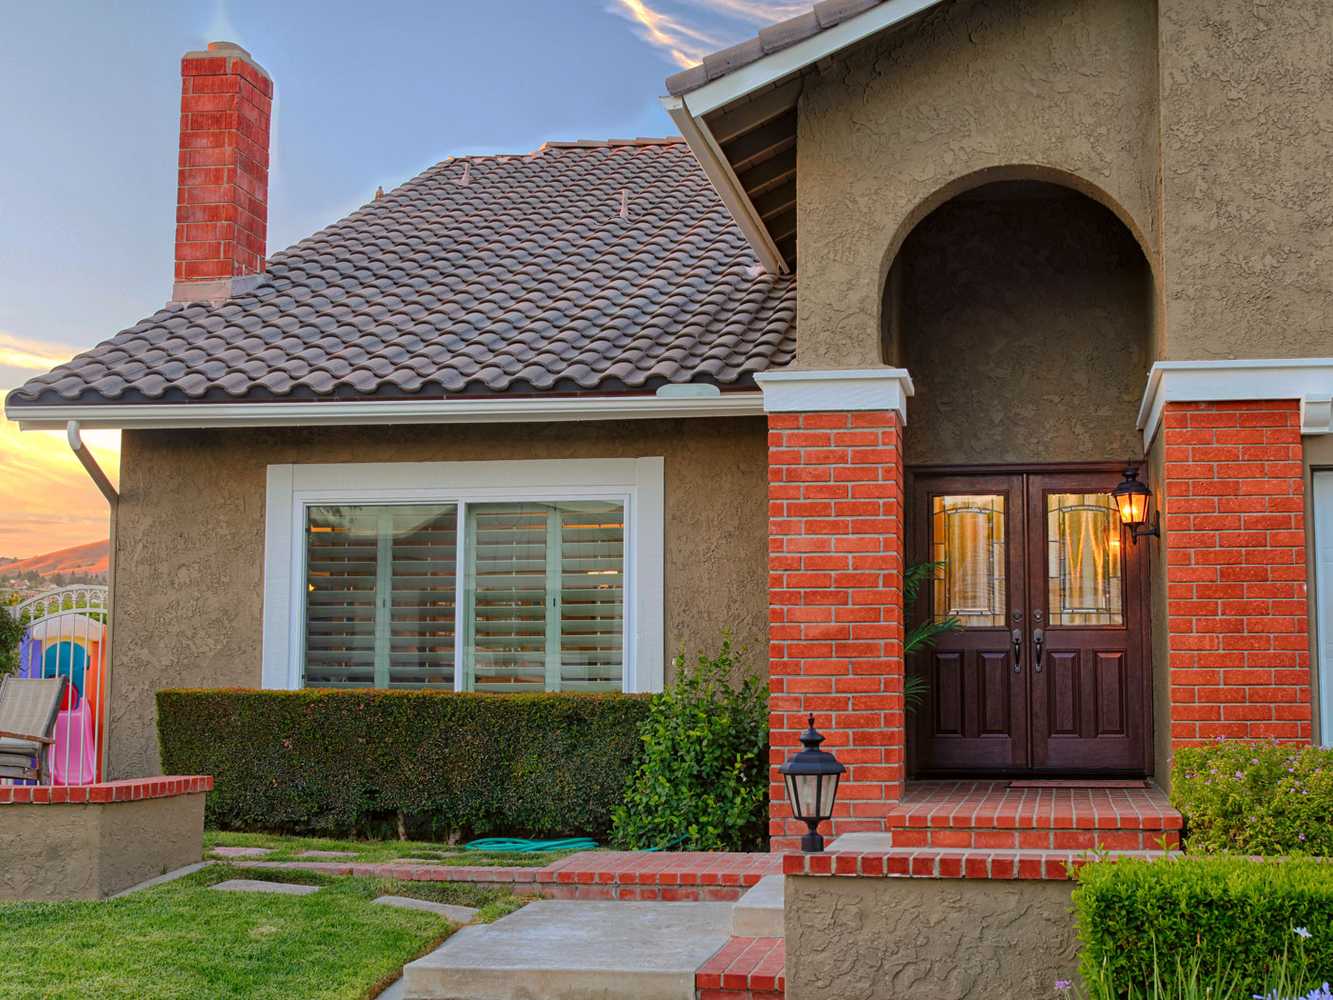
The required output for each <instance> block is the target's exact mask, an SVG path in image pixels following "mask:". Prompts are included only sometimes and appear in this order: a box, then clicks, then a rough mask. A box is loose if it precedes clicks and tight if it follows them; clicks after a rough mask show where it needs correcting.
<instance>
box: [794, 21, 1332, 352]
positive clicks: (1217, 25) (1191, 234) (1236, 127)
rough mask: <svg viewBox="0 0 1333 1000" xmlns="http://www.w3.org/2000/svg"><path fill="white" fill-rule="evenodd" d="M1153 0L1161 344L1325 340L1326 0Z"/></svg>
mask: <svg viewBox="0 0 1333 1000" xmlns="http://www.w3.org/2000/svg"><path fill="white" fill-rule="evenodd" d="M1158 6H1159V8H1160V52H1161V122H1162V129H1161V132H1162V134H1161V143H1162V160H1163V171H1162V173H1163V185H1162V186H1163V214H1162V218H1163V226H1162V249H1163V254H1164V257H1165V265H1166V266H1165V269H1164V276H1165V280H1164V298H1165V303H1166V326H1167V331H1168V333H1167V355H1168V356H1169V357H1172V358H1226V357H1251V358H1252V357H1302V356H1315V357H1320V356H1324V357H1326V356H1328V355H1330V354H1333V323H1330V319H1329V317H1330V316H1331V315H1333V173H1331V172H1330V170H1329V163H1330V161H1331V160H1333V100H1330V98H1329V95H1330V94H1333V4H1329V3H1328V2H1327V0H1283V2H1280V3H1279V2H1263V0H1207V2H1206V3H1205V2H1200V0H1160V3H1159V4H1158ZM802 280H804V276H802ZM802 308H803V306H802Z"/></svg>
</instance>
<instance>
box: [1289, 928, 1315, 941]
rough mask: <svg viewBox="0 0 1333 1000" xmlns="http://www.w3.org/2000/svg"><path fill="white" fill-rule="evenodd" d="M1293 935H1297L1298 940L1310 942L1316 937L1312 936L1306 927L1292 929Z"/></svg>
mask: <svg viewBox="0 0 1333 1000" xmlns="http://www.w3.org/2000/svg"><path fill="white" fill-rule="evenodd" d="M1291 933H1293V934H1295V935H1296V936H1297V937H1298V938H1300V939H1301V940H1302V941H1308V940H1310V938H1311V937H1313V936H1314V935H1312V934H1311V933H1310V932H1309V931H1308V930H1306V929H1305V928H1304V927H1293V928H1292V929H1291Z"/></svg>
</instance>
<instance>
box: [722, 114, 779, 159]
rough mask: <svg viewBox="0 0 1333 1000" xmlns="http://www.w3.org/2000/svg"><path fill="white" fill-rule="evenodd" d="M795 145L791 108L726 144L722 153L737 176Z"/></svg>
mask: <svg viewBox="0 0 1333 1000" xmlns="http://www.w3.org/2000/svg"><path fill="white" fill-rule="evenodd" d="M795 145H796V109H795V108H792V109H791V110H790V111H787V112H785V113H784V114H781V115H779V116H778V117H777V118H774V119H773V120H772V121H771V122H769V123H768V124H767V125H765V126H763V127H762V128H757V129H755V130H754V131H752V132H746V133H745V135H743V136H741V137H740V138H739V139H733V140H732V141H731V142H729V143H726V144H725V145H723V146H722V153H723V155H725V156H726V158H727V161H728V162H729V163H730V164H731V168H732V169H733V170H735V171H736V172H737V173H738V174H739V173H742V172H744V171H746V170H748V169H749V168H751V167H753V166H755V165H757V164H759V163H762V162H763V161H764V160H768V159H771V158H772V157H774V156H776V155H777V154H778V153H781V152H782V151H783V150H785V149H790V148H792V147H793V146H795Z"/></svg>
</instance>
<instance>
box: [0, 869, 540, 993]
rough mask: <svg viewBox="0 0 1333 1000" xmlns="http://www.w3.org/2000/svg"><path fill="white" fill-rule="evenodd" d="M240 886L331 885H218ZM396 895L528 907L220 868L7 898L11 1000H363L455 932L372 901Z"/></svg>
mask: <svg viewBox="0 0 1333 1000" xmlns="http://www.w3.org/2000/svg"><path fill="white" fill-rule="evenodd" d="M228 878H251V879H253V878H262V879H271V880H274V881H282V882H301V883H305V884H309V885H321V886H323V888H322V889H321V890H320V891H319V892H317V893H314V894H312V895H308V896H281V895H270V894H267V893H263V894H261V893H223V892H215V891H213V890H212V889H210V888H208V887H209V886H211V885H213V884H214V883H216V882H221V881H223V880H224V879H228ZM385 894H391V895H399V896H416V897H419V898H424V899H434V900H437V901H439V902H449V903H459V904H462V905H465V906H477V907H480V908H481V911H482V912H481V914H480V917H481V919H483V920H487V919H490V920H494V919H496V918H497V917H500V916H503V915H504V914H505V913H509V912H512V911H513V910H515V909H517V908H518V907H520V906H522V905H523V901H522V900H520V899H518V898H517V897H514V896H512V895H509V894H507V893H503V892H500V891H497V890H491V889H482V888H479V887H477V886H472V885H466V884H457V883H445V882H429V883H423V882H398V881H392V880H388V879H369V878H347V877H343V878H334V877H326V876H322V875H318V874H315V873H311V872H302V871H283V872H266V871H260V870H253V869H251V870H242V869H237V868H233V867H231V866H229V865H224V864H216V865H210V866H209V867H207V868H205V869H203V870H202V871H198V872H195V873H194V874H192V875H188V876H186V877H184V878H181V879H177V880H176V881H174V882H169V883H166V884H165V885H161V886H158V887H156V888H153V889H146V890H143V891H141V892H137V893H134V894H132V895H130V896H126V897H124V898H122V899H116V900H108V901H105V902H77V903H0V928H3V929H2V930H0V969H3V970H4V972H3V973H0V997H2V998H5V1000H9V998H15V1000H17V998H20V997H22V998H39V997H40V998H48V1000H49V998H69V1000H74V998H79V1000H84V998H89V997H97V998H107V1000H112V998H127V1000H128V998H134V1000H186V998H189V1000H198V998H201V997H208V998H210V1000H223V998H231V997H236V998H241V997H244V998H254V1000H288V998H297V997H299V998H309V1000H362V998H366V997H373V996H376V995H377V994H378V993H379V991H380V990H381V989H383V988H384V987H385V986H387V985H388V984H389V983H391V982H392V981H393V980H394V979H396V978H397V977H398V974H399V972H400V971H401V969H402V967H403V965H404V964H405V963H406V962H409V961H411V960H412V959H414V958H416V957H418V956H420V955H422V954H424V953H425V952H427V951H429V950H430V949H432V948H434V947H435V946H436V945H438V944H439V942H441V941H442V940H444V939H445V938H446V937H448V935H449V934H450V933H451V931H452V930H453V929H454V928H453V926H452V925H451V924H449V923H447V922H446V921H444V920H443V919H441V918H439V917H437V916H435V915H434V914H431V913H422V912H420V911H416V910H401V909H397V908H395V907H390V906H375V905H372V904H371V902H370V901H371V900H372V899H374V898H375V897H376V896H380V895H385Z"/></svg>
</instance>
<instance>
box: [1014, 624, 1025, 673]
mask: <svg viewBox="0 0 1333 1000" xmlns="http://www.w3.org/2000/svg"><path fill="white" fill-rule="evenodd" d="M1012 637H1013V640H1014V673H1016V674H1021V673H1022V672H1023V630H1022V629H1021V628H1016V629H1014V631H1013V633H1012Z"/></svg>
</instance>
